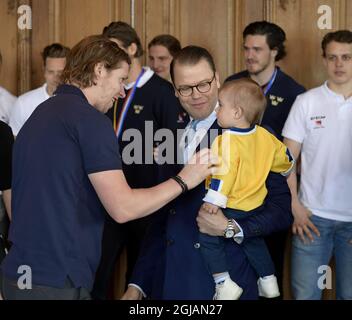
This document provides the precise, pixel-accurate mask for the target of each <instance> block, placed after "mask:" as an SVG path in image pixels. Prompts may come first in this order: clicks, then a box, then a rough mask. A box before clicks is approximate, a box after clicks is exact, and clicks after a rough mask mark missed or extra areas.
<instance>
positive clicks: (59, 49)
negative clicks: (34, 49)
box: [42, 43, 70, 65]
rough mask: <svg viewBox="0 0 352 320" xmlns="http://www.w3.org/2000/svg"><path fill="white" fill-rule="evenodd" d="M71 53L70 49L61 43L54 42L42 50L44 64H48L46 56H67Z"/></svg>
mask: <svg viewBox="0 0 352 320" xmlns="http://www.w3.org/2000/svg"><path fill="white" fill-rule="evenodd" d="M69 53H70V49H69V48H68V47H65V46H63V45H62V44H60V43H53V44H51V45H49V46H46V47H45V48H44V50H43V52H42V57H43V61H44V65H45V64H46V58H67V56H68V54H69Z"/></svg>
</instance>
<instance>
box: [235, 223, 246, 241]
mask: <svg viewBox="0 0 352 320" xmlns="http://www.w3.org/2000/svg"><path fill="white" fill-rule="evenodd" d="M233 221H234V222H235V224H236V226H237V227H238V229H240V231H239V232H237V233H236V234H235V235H234V236H233V240H234V241H235V242H236V243H238V244H241V243H242V242H243V238H244V233H243V229H242V228H241V226H240V225H239V224H238V223H237V222H236V220H233Z"/></svg>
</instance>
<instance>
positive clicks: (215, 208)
mask: <svg viewBox="0 0 352 320" xmlns="http://www.w3.org/2000/svg"><path fill="white" fill-rule="evenodd" d="M202 207H203V209H204V210H205V211H207V212H208V213H210V214H216V213H217V212H218V210H219V207H218V206H216V205H215V204H212V203H209V202H204V203H203V205H202Z"/></svg>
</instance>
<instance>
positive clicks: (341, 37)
mask: <svg viewBox="0 0 352 320" xmlns="http://www.w3.org/2000/svg"><path fill="white" fill-rule="evenodd" d="M332 41H335V42H339V43H348V44H351V43H352V32H351V31H349V30H338V31H335V32H329V33H327V34H326V35H325V36H324V38H323V41H322V42H321V48H322V50H323V57H325V55H326V47H327V45H328V44H329V43H330V42H332Z"/></svg>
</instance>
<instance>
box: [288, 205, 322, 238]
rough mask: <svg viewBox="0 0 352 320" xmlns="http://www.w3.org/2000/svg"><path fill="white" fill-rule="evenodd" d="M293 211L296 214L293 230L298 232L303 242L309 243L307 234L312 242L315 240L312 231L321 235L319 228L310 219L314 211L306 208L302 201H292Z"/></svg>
mask: <svg viewBox="0 0 352 320" xmlns="http://www.w3.org/2000/svg"><path fill="white" fill-rule="evenodd" d="M292 213H293V216H294V221H293V225H292V232H293V234H295V235H297V234H298V236H299V237H300V239H301V240H302V241H303V243H307V240H306V238H305V235H306V236H307V237H308V238H309V239H310V241H311V242H313V240H314V238H313V235H312V233H311V231H313V232H314V233H315V234H316V235H317V236H318V237H320V232H319V230H318V228H317V227H316V226H315V225H314V223H313V222H312V221H311V220H310V217H311V215H312V213H311V212H310V211H309V210H308V209H307V208H305V207H304V206H303V205H302V204H301V202H300V201H298V200H295V201H292Z"/></svg>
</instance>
